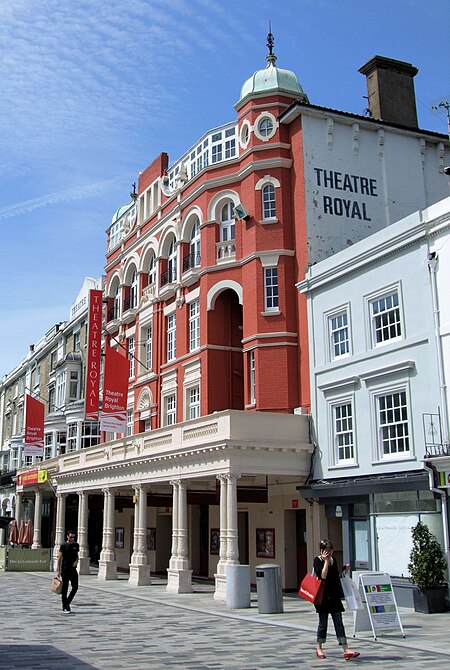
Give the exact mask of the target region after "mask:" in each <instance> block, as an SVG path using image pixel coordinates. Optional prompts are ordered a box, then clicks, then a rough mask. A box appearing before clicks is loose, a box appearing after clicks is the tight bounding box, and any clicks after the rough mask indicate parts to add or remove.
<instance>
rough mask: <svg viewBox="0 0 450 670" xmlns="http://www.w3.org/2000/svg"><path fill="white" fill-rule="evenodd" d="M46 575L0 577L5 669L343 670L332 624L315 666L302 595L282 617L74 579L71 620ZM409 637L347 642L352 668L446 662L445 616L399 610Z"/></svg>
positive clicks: (203, 588) (0, 658) (0, 649)
mask: <svg viewBox="0 0 450 670" xmlns="http://www.w3.org/2000/svg"><path fill="white" fill-rule="evenodd" d="M51 577H52V575H51V574H50V573H38V572H35V573H21V572H6V573H3V572H0V630H1V638H0V668H1V669H2V670H19V669H20V670H62V669H63V668H70V669H71V670H92V669H94V670H122V669H127V670H167V669H169V670H285V669H293V668H305V669H309V668H321V669H323V670H330V669H332V668H339V667H341V668H342V667H343V666H345V667H346V668H348V666H347V665H346V663H345V661H344V660H343V658H342V653H341V651H340V649H339V647H338V646H337V644H336V640H335V638H334V634H333V629H332V624H331V621H330V624H331V630H329V640H328V643H327V645H326V653H327V659H326V660H319V659H316V657H315V655H314V646H315V645H314V640H315V629H316V614H315V612H314V610H313V608H312V605H309V603H307V602H305V601H303V600H301V599H300V598H298V597H291V596H288V597H285V599H284V610H285V611H284V613H283V614H259V612H258V606H257V601H256V594H254V595H253V596H252V607H251V608H250V609H246V610H230V609H228V608H227V607H226V605H225V604H223V603H218V602H216V601H215V600H214V599H213V593H212V591H213V587H212V585H211V584H196V585H195V586H194V589H195V592H194V593H193V594H183V595H173V594H168V593H166V591H165V582H164V580H162V579H156V578H154V582H155V583H154V584H152V585H151V586H145V587H138V588H136V587H130V586H129V585H128V582H127V580H126V576H123V575H120V576H119V579H118V580H117V581H111V582H100V581H99V580H98V579H97V577H96V576H95V575H90V576H82V577H81V578H80V590H79V592H78V594H77V596H76V598H75V600H74V603H73V614H70V615H66V614H63V613H62V611H61V603H60V597H59V596H56V595H55V594H53V593H52V592H51V591H50V588H49V587H50V583H51ZM400 616H401V620H402V623H403V628H404V632H405V635H406V637H405V638H403V637H402V636H401V634H399V633H391V634H389V635H383V636H380V637H379V638H378V641H377V642H375V641H374V640H373V637H372V634H371V632H361V633H357V636H356V639H355V640H353V639H352V638H351V636H352V631H353V615H352V614H351V613H345V615H344V621H345V624H346V629H347V635H348V637H349V639H350V640H351V646H352V648H355V649H358V650H359V651H360V652H361V656H360V658H358V659H354V660H351V661H350V663H352V664H355V665H357V666H360V667H362V666H363V665H364V667H365V668H369V669H370V670H372V669H373V670H377V669H379V668H380V669H381V668H383V669H384V670H385V669H386V666H389V665H393V664H395V669H396V670H406V669H408V670H416V669H417V670H419V668H420V669H421V670H422V669H425V670H426V669H427V668H429V669H430V670H435V669H437V668H438V667H441V666H443V667H446V666H448V665H449V664H450V613H447V614H432V615H425V614H416V613H415V612H414V611H413V610H411V609H406V608H401V609H400Z"/></svg>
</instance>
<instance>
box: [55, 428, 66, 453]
mask: <svg viewBox="0 0 450 670" xmlns="http://www.w3.org/2000/svg"><path fill="white" fill-rule="evenodd" d="M66 448H67V433H66V431H65V430H60V431H58V432H57V433H56V454H57V455H59V454H65V453H66Z"/></svg>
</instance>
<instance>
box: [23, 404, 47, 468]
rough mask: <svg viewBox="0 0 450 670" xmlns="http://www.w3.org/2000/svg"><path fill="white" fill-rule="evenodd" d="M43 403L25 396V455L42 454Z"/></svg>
mask: <svg viewBox="0 0 450 670" xmlns="http://www.w3.org/2000/svg"><path fill="white" fill-rule="evenodd" d="M44 412H45V409H44V403H42V402H41V401H40V400H36V398H32V397H31V396H30V395H28V393H27V394H26V396H25V440H24V442H25V449H24V453H25V456H43V455H44Z"/></svg>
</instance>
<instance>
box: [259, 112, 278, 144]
mask: <svg viewBox="0 0 450 670" xmlns="http://www.w3.org/2000/svg"><path fill="white" fill-rule="evenodd" d="M277 128H278V121H277V120H276V118H275V117H274V115H273V114H271V113H270V112H262V114H260V115H259V116H258V118H257V119H256V122H255V135H256V137H258V139H260V140H262V141H263V142H267V140H270V138H271V137H273V136H274V135H275V133H276V130H277Z"/></svg>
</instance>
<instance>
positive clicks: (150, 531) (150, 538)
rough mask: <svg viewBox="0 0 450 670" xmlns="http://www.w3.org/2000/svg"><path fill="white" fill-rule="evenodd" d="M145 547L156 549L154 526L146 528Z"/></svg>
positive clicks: (151, 549) (150, 549)
mask: <svg viewBox="0 0 450 670" xmlns="http://www.w3.org/2000/svg"><path fill="white" fill-rule="evenodd" d="M147 549H148V551H155V550H156V528H147Z"/></svg>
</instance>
